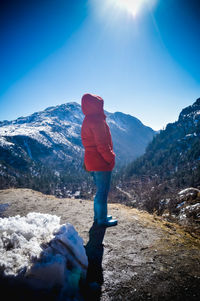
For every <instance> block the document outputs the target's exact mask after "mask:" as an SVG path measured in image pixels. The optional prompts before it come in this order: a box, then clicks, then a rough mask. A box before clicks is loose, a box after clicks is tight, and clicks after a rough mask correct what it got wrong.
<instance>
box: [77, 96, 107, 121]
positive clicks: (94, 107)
mask: <svg viewBox="0 0 200 301" xmlns="http://www.w3.org/2000/svg"><path fill="white" fill-rule="evenodd" d="M103 105H104V101H103V99H102V98H101V97H100V96H97V95H94V94H89V93H87V94H84V95H83V97H82V99H81V108H82V112H83V114H84V115H85V116H89V115H104V110H103ZM104 116H105V115H104Z"/></svg>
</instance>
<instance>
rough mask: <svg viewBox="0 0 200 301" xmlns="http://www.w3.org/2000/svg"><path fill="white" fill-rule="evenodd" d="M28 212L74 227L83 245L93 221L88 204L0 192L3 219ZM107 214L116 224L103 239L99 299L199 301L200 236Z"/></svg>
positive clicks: (116, 209)
mask: <svg viewBox="0 0 200 301" xmlns="http://www.w3.org/2000/svg"><path fill="white" fill-rule="evenodd" d="M29 212H41V213H50V214H55V215H57V216H60V217H61V222H62V223H66V222H69V223H71V224H73V226H74V227H75V229H76V230H77V231H78V233H79V235H80V236H82V238H83V239H84V244H85V245H87V243H88V240H89V231H90V234H91V227H92V223H93V222H92V220H93V203H92V202H91V201H89V200H79V199H66V198H65V199H59V198H55V197H54V196H49V195H44V194H42V193H40V192H36V191H33V190H30V189H7V190H1V191H0V214H1V217H8V216H14V215H17V214H19V215H21V216H23V215H26V214H27V213H29ZM109 213H110V214H112V215H113V216H114V217H116V218H117V219H118V221H119V223H118V226H117V227H113V228H109V229H106V232H105V233H103V235H104V234H105V235H104V237H102V238H103V250H102V251H103V260H102V269H103V278H102V279H101V280H102V282H103V283H102V287H101V290H102V293H101V297H100V300H102V301H107V300H116V301H118V300H131V301H133V300H136V301H137V300H155V301H156V300H187V301H188V300H200V290H199V287H200V238H199V237H197V236H196V235H193V236H191V234H189V233H188V232H186V231H185V230H184V229H183V228H181V226H178V225H176V224H173V223H169V222H166V221H164V220H163V219H162V218H159V217H158V216H154V215H149V214H148V213H146V212H144V211H139V210H137V209H131V208H129V207H126V206H123V205H120V204H109ZM97 274H98V273H96V275H97ZM93 276H94V277H95V271H94V273H93ZM94 280H95V279H94ZM99 282H101V281H99Z"/></svg>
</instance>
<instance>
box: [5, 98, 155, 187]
mask: <svg viewBox="0 0 200 301" xmlns="http://www.w3.org/2000/svg"><path fill="white" fill-rule="evenodd" d="M106 115H107V122H108V124H109V126H110V129H111V134H112V138H113V144H114V150H115V152H116V155H117V158H116V166H120V165H123V164H125V163H127V162H130V161H132V160H133V159H135V158H136V157H138V156H140V155H141V154H143V153H144V151H145V148H146V146H147V144H148V143H149V142H150V141H151V140H152V138H153V136H154V134H155V132H154V131H153V130H152V129H151V128H149V127H146V126H144V125H143V124H142V123H141V122H140V121H139V120H138V119H137V118H135V117H133V116H131V115H127V114H123V113H120V112H116V113H109V112H106ZM83 118H84V115H83V113H82V110H81V106H80V105H79V104H77V103H75V102H70V103H65V104H62V105H58V106H55V107H49V108H47V109H45V110H44V111H41V112H36V113H34V114H32V115H30V116H27V117H19V118H17V119H16V120H13V121H3V122H0V164H1V167H0V175H2V177H3V179H2V184H1V188H3V187H9V186H10V185H11V183H12V185H13V186H16V185H18V184H17V183H19V182H20V181H22V182H23V184H21V185H24V184H25V183H27V181H28V182H30V181H31V179H32V178H33V177H36V175H38V174H40V175H41V174H43V175H44V174H45V173H46V175H48V176H50V174H51V172H52V173H53V175H54V176H55V177H56V178H60V177H61V176H60V175H63V177H64V178H63V182H68V181H69V179H71V182H72V183H73V181H74V178H75V177H76V178H77V177H79V176H80V173H82V172H83V170H82V163H83V155H84V150H83V146H82V142H81V135H80V134H81V125H82V121H83ZM2 168H3V169H2ZM22 174H23V176H22ZM28 174H29V175H30V176H31V178H30V177H28ZM6 176H7V177H8V178H6V179H5V177H6ZM23 177H26V181H25V179H24V180H22V178H23ZM45 177H46V176H45ZM20 178H21V180H19V179H20ZM27 178H28V179H27ZM44 181H47V179H46V180H44ZM33 182H34V181H33ZM51 182H52V185H54V186H55V184H53V180H52V181H51ZM54 182H56V179H55V180H54ZM27 185H28V186H29V187H30V185H32V184H27ZM37 185H39V183H38V184H37Z"/></svg>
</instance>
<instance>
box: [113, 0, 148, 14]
mask: <svg viewBox="0 0 200 301" xmlns="http://www.w3.org/2000/svg"><path fill="white" fill-rule="evenodd" d="M146 2H148V0H115V4H116V5H117V6H118V7H119V8H121V9H125V10H127V11H128V12H129V13H130V14H131V15H132V16H136V15H137V14H138V12H139V10H140V9H141V8H142V6H143V5H144V4H145V3H146Z"/></svg>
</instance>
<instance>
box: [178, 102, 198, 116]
mask: <svg viewBox="0 0 200 301" xmlns="http://www.w3.org/2000/svg"><path fill="white" fill-rule="evenodd" d="M199 111H200V98H198V99H197V100H196V101H195V102H194V103H193V104H192V105H191V106H188V107H186V108H184V109H183V110H182V111H181V113H180V115H179V121H181V120H182V119H185V118H188V117H190V116H191V115H192V116H194V115H196V113H197V112H199Z"/></svg>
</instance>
